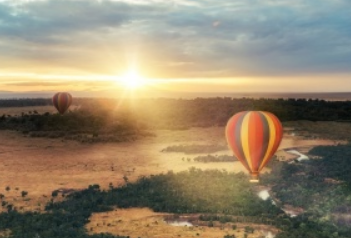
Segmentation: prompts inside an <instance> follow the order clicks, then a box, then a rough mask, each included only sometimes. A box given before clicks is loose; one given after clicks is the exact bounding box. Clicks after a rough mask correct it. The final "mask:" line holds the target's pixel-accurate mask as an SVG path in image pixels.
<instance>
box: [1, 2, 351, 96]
mask: <svg viewBox="0 0 351 238" xmlns="http://www.w3.org/2000/svg"><path fill="white" fill-rule="evenodd" d="M349 9H351V8H350V3H349V2H348V1H344V0H340V1H332V0H322V1H318V3H317V2H316V1H294V2H291V1H285V0H284V1H274V0H263V1H259V2H252V1H244V0H241V1H235V2H233V1H228V0H219V1H214V0H210V1H189V0H173V1H163V0H159V1H153V0H145V1H137V0H135V1H121V0H120V1H118V0H87V1H70V0H62V1H55V0H26V1H25V0H17V1H4V0H2V1H0V34H1V40H0V52H1V54H0V64H1V68H0V89H1V91H2V92H3V93H10V92H15V93H19V92H27V93H28V92H36V93H37V92H50V93H51V92H54V91H62V90H67V91H71V92H73V93H77V94H79V95H85V96H97V95H104V96H106V95H108V96H111V95H112V96H113V95H114V94H115V92H116V91H117V92H118V91H123V90H130V89H131V88H133V89H138V90H142V91H143V92H144V93H145V94H149V95H157V93H163V94H166V95H167V94H168V93H169V92H189V93H192V92H193V93H197V92H213V93H222V92H345V91H349V89H350V88H351V81H350V76H351V67H350V65H351V50H350V47H349V46H350V44H351V37H350V36H351V32H350V31H349V30H348V29H349V25H350V24H351V14H350V10H349ZM92 16H94V17H92ZM132 64H136V65H137V68H136V69H135V70H134V71H133V70H131V69H130V65H132Z"/></svg>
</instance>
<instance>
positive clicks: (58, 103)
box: [52, 92, 72, 114]
mask: <svg viewBox="0 0 351 238" xmlns="http://www.w3.org/2000/svg"><path fill="white" fill-rule="evenodd" d="M52 103H53V104H54V106H55V107H56V109H57V111H58V112H59V113H60V114H64V113H65V111H66V110H67V109H68V108H69V106H70V105H71V103H72V96H71V94H69V93H66V92H59V93H56V94H55V95H54V96H53V97H52Z"/></svg>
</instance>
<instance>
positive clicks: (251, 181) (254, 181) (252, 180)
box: [250, 178, 260, 183]
mask: <svg viewBox="0 0 351 238" xmlns="http://www.w3.org/2000/svg"><path fill="white" fill-rule="evenodd" d="M258 182H260V180H259V179H258V178H256V179H250V183H258Z"/></svg>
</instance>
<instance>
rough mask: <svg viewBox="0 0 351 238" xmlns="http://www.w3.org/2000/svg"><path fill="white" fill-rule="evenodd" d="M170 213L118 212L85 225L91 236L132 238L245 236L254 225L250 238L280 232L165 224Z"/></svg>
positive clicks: (97, 215) (266, 228) (95, 217)
mask: <svg viewBox="0 0 351 238" xmlns="http://www.w3.org/2000/svg"><path fill="white" fill-rule="evenodd" d="M167 215H169V214H167V213H155V212H153V211H152V210H150V209H148V208H130V209H117V210H114V211H111V212H104V213H95V214H93V215H92V216H91V217H90V223H89V224H88V225H87V226H86V228H87V230H88V231H89V233H90V234H94V233H102V232H109V233H112V234H119V235H124V236H129V237H131V238H137V237H149V238H161V237H162V238H178V237H189V238H190V237H206V238H218V237H223V236H225V235H235V237H243V236H244V234H245V227H246V226H251V227H252V228H254V229H255V231H254V233H249V234H248V236H247V237H248V238H259V237H262V235H263V232H264V231H270V230H272V231H273V232H274V233H277V232H278V230H277V229H275V228H273V227H269V226H262V225H257V224H249V223H237V224H235V225H236V228H235V229H233V225H234V223H226V224H225V225H224V224H220V223H219V222H215V223H214V226H213V227H208V226H201V225H196V226H172V225H170V224H168V223H167V222H166V221H165V216H167Z"/></svg>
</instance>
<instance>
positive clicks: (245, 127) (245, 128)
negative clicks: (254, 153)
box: [240, 112, 252, 171]
mask: <svg viewBox="0 0 351 238" xmlns="http://www.w3.org/2000/svg"><path fill="white" fill-rule="evenodd" d="M251 113H252V112H248V113H247V114H246V115H245V116H244V119H243V122H242V125H241V132H240V134H241V144H242V148H243V151H244V155H245V159H246V161H247V164H248V165H249V167H250V170H251V171H252V162H251V155H250V145H249V119H250V115H251Z"/></svg>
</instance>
